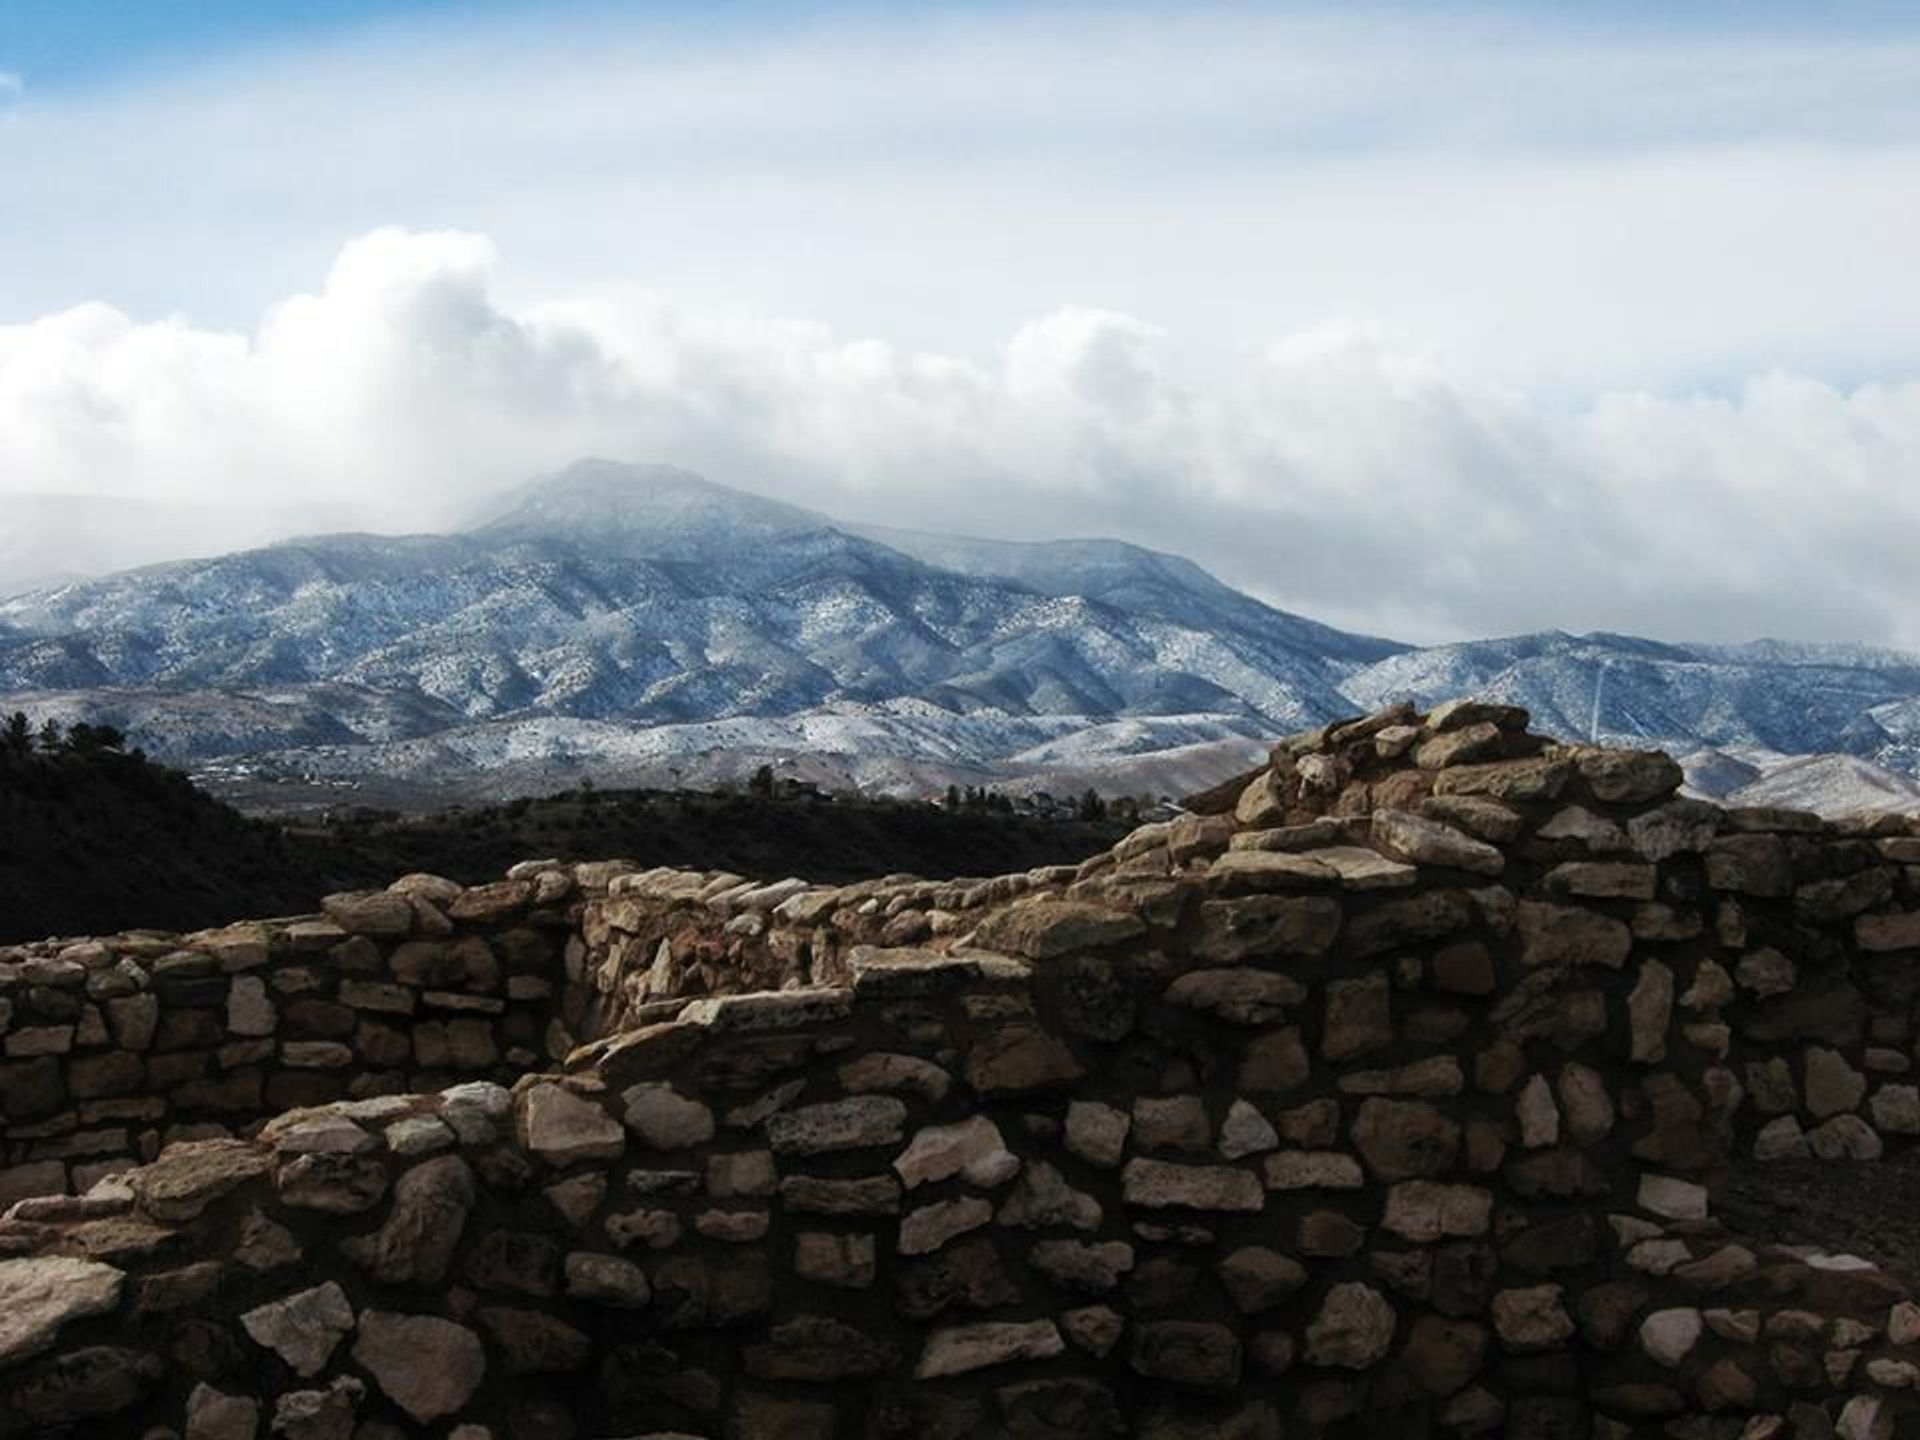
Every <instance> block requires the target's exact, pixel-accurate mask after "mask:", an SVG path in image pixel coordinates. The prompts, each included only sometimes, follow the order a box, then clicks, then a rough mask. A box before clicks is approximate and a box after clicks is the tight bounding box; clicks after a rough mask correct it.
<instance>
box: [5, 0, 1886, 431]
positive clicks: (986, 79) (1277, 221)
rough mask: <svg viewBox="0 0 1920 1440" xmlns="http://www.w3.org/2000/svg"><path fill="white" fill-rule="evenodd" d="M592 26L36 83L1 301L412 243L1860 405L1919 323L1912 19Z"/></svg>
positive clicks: (1417, 16)
mask: <svg viewBox="0 0 1920 1440" xmlns="http://www.w3.org/2000/svg"><path fill="white" fill-rule="evenodd" d="M563 8H564V10H565V14H564V16H562V17H559V18H556V16H555V15H554V14H553V13H552V12H551V11H550V10H548V11H543V12H542V14H541V15H540V16H539V17H538V18H537V19H536V20H533V21H529V22H527V23H525V24H524V25H518V26H516V25H514V24H511V23H506V22H501V21H498V20H486V19H476V18H475V17H473V16H471V15H466V14H462V15H460V16H459V17H457V19H454V20H449V21H448V22H447V23H446V24H445V25H443V26H436V25H433V24H431V23H428V22H422V25H421V28H420V29H418V30H417V31H409V30H408V29H406V28H404V27H400V28H395V27H391V26H389V27H386V28H383V29H381V30H379V31H378V32H376V33H375V34H373V35H372V36H371V37H362V38H354V37H349V38H347V39H343V40H340V41H338V42H337V43H334V44H331V45H321V44H318V43H315V42H313V41H311V40H309V41H308V42H307V43H305V44H303V45H301V46H299V47H289V48H288V49H286V50H284V51H280V52H275V51H272V50H265V51H261V50H257V49H256V50H251V51H249V52H248V53H246V54H245V55H244V56H242V57H239V58H234V59H228V60H224V61H223V60H219V59H217V58H216V59H213V60H209V61H207V62H205V63H202V64H198V65H194V66H190V67H186V68H182V69H179V70H177V71H174V72H170V73H168V74H166V75H163V76H159V77H157V78H148V77H147V76H145V75H141V74H139V73H137V72H136V73H133V74H132V76H131V78H127V79H124V80H121V81H119V82H116V83H114V84H111V85H104V84H103V85H96V86H94V87H92V88H90V89H86V90H73V91H61V90H50V89H49V88H48V87H47V86H46V85H44V84H43V85H37V86H36V87H35V91H34V95H33V97H32V103H30V104H22V105H20V106H17V107H12V108H13V110H14V111H15V113H14V115H13V119H14V121H15V122H16V123H12V124H10V125H9V126H8V127H7V128H6V130H5V131H4V132H0V175H4V176H5V177H6V180H5V186H4V194H0V316H5V317H8V318H21V317H26V316H32V315H41V314H46V313H48V312H50V311H52V310H54V309H57V308H60V307H62V306H65V305H70V304H73V303H77V302H80V301H84V300H89V299H106V300H109V301H111V302H113V303H115V304H117V305H119V306H121V307H122V308H125V309H127V310H129V311H130V312H133V313H139V314H146V315H151V314H156V313H165V312H167V311H170V310H172V309H174V308H176V307H184V308H185V309H187V310H188V311H190V312H191V313H192V314H194V315H195V316H196V317H198V318H199V319H200V320H201V321H202V323H209V324H216V325H228V326H246V327H250V326H251V325H252V323H253V321H254V319H255V317H256V316H257V315H258V313H259V311H260V309H261V308H262V306H263V305H264V304H265V303H266V301H267V300H268V299H270V298H272V297H274V296H278V295H282V294H285V293H287V292H288V291H290V290H292V289H294V288H296V287H298V286H304V285H307V284H310V283H311V280H312V276H313V275H314V274H315V273H316V272H317V270H318V269H319V267H321V266H322V265H324V264H325V263H326V261H327V259H328V258H329V257H330V256H331V254H332V252H333V250H334V249H335V248H336V247H337V246H338V244H339V240H340V237H341V236H342V235H344V234H352V233H358V232H361V231H365V230H370V229H372V228H374V227H375V226H377V225H382V224H391V223H400V224H405V225H408V226H410V227H412V228H415V229H423V230H432V229H440V228H448V227H458V228H462V229H471V230H477V231H480V232H482V233H485V234H487V235H490V236H492V237H493V238H494V239H495V240H496V241H498V243H499V244H500V245H501V247H502V248H503V249H504V250H505V251H506V252H507V253H508V254H510V255H512V256H513V257H514V267H515V268H514V272H513V275H512V276H511V277H510V283H511V284H512V286H513V287H514V288H513V289H512V290H511V291H509V292H508V294H507V297H506V298H507V299H509V300H510V301H511V302H512V303H515V304H525V303H527V302H528V301H529V300H531V299H532V298H535V297H543V298H544V297H550V296H555V295H561V294H567V293H575V292H580V291H585V292H589V293H591V292H596V291H599V292H604V291H605V290H607V289H608V288H610V287H611V286H612V285H614V284H617V283H619V282H622V281H625V280H629V279H631V278H633V277H643V278H644V280H645V282H646V283H647V284H648V285H649V286H652V287H654V288H655V289H656V291H657V292H658V293H660V294H664V295H669V296H672V297H675V298H676V299H677V300H679V301H680V302H682V303H684V304H687V305H691V306H697V307H700V308H701V309H703V310H712V309H714V308H716V307H719V306H722V305H732V304H738V305H742V306H745V307H749V308H751V309H754V310H758V311H760V312H762V313H766V314H802V315H809V316H818V317H822V318H825V319H827V320H829V321H831V322H832V323H833V325H834V326H835V327H836V328H837V329H839V330H840V331H842V332H843V333H854V334H878V335H886V336H889V337H891V338H893V339H894V340H895V341H896V342H898V343H900V344H903V345H910V346H913V347H915V348H918V349H924V350H937V351H940V352H943V353H947V354H956V355H963V356H967V357H969V358H972V359H973V360H975V361H976V362H979V363H986V361H987V359H988V357H989V356H990V354H991V352H992V349H993V347H994V346H995V345H997V344H998V343H999V342H1000V341H1001V340H1003V339H1004V338H1005V337H1006V336H1007V335H1008V334H1010V333H1012V331H1013V330H1014V329H1015V328H1016V327H1018V326H1019V325H1020V324H1022V323H1023V322H1025V321H1027V320H1029V319H1031V318H1032V317H1033V316H1036V315H1041V314H1046V313H1050V312H1051V311H1053V310H1054V309H1057V308H1059V307H1061V306H1063V305H1078V306H1083V307H1088V308H1093V309H1106V310H1111V311H1119V312H1124V313H1127V314H1131V315H1138V316H1144V317H1149V318H1151V319H1152V320H1153V321H1154V322H1156V323H1157V324H1160V325H1162V326H1165V327H1166V328H1167V330H1168V331H1169V333H1170V336H1171V339H1172V343H1173V344H1174V345H1175V346H1176V347H1177V353H1178V354H1179V356H1180V359H1181V361H1182V364H1183V367H1184V368H1185V369H1186V370H1188V371H1189V372H1200V371H1205V372H1208V375H1207V378H1208V380H1209V382H1210V383H1212V382H1213V381H1217V380H1218V379H1220V378H1222V377H1224V376H1225V375H1226V374H1227V373H1229V371H1230V370H1231V369H1232V368H1233V367H1232V358H1231V357H1232V356H1234V355H1235V354H1236V353H1237V352H1240V351H1244V350H1246V349H1249V348H1253V347H1258V346H1260V345H1262V344H1264V343H1265V342H1267V341H1268V340H1270V339H1271V338H1272V337H1273V336H1275V335H1280V334H1287V333H1292V332H1295V331H1298V330H1303V329H1311V328H1314V327H1317V326H1319V325H1321V324H1324V323H1325V322H1326V321H1327V320H1329V319H1330V318H1332V317H1337V316H1351V317H1355V318H1356V319H1358V320H1362V321H1366V322H1371V323H1376V324H1385V325H1390V326H1394V327H1398V328H1400V329H1403V330H1405V331H1407V332H1409V333H1414V334H1418V335H1422V336H1427V337H1432V338H1433V339H1435V340H1436V341H1438V342H1439V343H1441V344H1443V345H1445V346H1446V348H1447V351H1448V353H1449V354H1451V355H1455V356H1458V357H1461V359H1462V360H1463V361H1464V362H1466V363H1470V364H1472V365H1473V366H1474V367H1475V368H1476V369H1480V370H1484V371H1486V372H1487V373H1493V374H1499V375H1502V376H1507V377H1510V378H1514V379H1517V380H1520V381H1523V382H1525V383H1527V384H1529V385H1531V386H1535V387H1537V388H1541V389H1545V390H1552V391H1555V392H1560V393H1566V394H1570V395H1588V394H1591V393H1593V392H1595V391H1597V390H1599V389H1603V388H1607V387H1621V386H1647V387H1651V388H1655V389H1669V388H1674V387H1686V386H1697V385H1701V384H1718V385H1733V384H1737V382H1738V380H1739V378H1740V377H1741V376H1742V375H1744V374H1747V373H1751V372H1754V371H1757V370H1762V369H1766V368H1769V367H1771V366H1773V365H1776V364H1791V365H1794V366H1797V367H1800V368H1802V369H1806V370H1808V371H1810V372H1811V373H1819V374H1826V375H1830V376H1837V377H1840V378H1842V379H1844V380H1846V381H1848V382H1851V381H1853V380H1854V379H1857V378H1859V377H1863V376H1871V375H1875V374H1881V373H1885V372H1886V371H1887V370H1888V369H1889V368H1891V367H1894V366H1898V365H1902V364H1906V363H1908V358H1907V357H1909V356H1910V355H1911V337H1912V336H1913V335H1914V334H1915V333H1920V287H1915V286H1914V285H1912V284H1911V283H1910V270H1911V256H1912V255H1913V254H1915V253H1916V252H1920V206H1915V205H1913V204H1912V203H1911V196H1912V194H1913V189H1914V176H1915V174H1916V171H1917V170H1920V87H1916V86H1914V85H1913V84H1912V83H1911V77H1912V76H1913V74H1914V73H1916V70H1917V69H1920V27H1916V26H1914V25H1913V24H1911V23H1908V24H1906V25H1905V26H1898V25H1894V26H1883V27H1881V29H1880V30H1879V31H1878V32H1868V31H1863V30H1861V29H1859V28H1858V27H1855V28H1853V29H1851V30H1850V29H1849V28H1847V27H1844V26H1842V25H1840V24H1838V23H1837V22H1836V23H1830V24H1828V25H1826V26H1824V28H1823V27H1821V26H1817V25H1813V24H1811V23H1810V24H1808V25H1807V26H1806V27H1805V28H1804V30H1803V31H1801V32H1800V33H1784V32H1782V31H1781V30H1780V29H1779V28H1778V27H1779V24H1780V21H1779V16H1780V14H1781V13H1782V10H1783V7H1768V8H1767V9H1766V11H1765V13H1761V14H1756V13H1754V12H1753V10H1752V7H1737V8H1733V7H1685V8H1686V15H1685V16H1684V17H1681V16H1680V15H1679V12H1678V11H1674V10H1673V9H1672V7H1668V10H1666V11H1663V10H1661V9H1660V8H1659V7H1632V8H1633V11H1634V13H1632V14H1626V13H1622V14H1617V15H1616V14H1614V13H1611V11H1610V12H1609V14H1608V16H1607V19H1606V21H1605V22H1604V23H1600V22H1597V21H1595V20H1593V19H1592V18H1591V17H1590V15H1589V11H1591V10H1592V9H1593V8H1594V7H1567V6H1559V7H1535V8H1533V9H1532V13H1531V15H1528V14H1527V8H1526V7H1513V6H1493V5H1488V6H1480V7H1476V6H1473V5H1447V6H1433V7H1423V6H1392V7H1388V6H1370V5H1341V6H1328V5H1321V6H1318V7H1316V6H1314V5H1311V4H1290V5H1286V6H1249V5H1244V4H1237V3H1225V4H1213V5H1208V4H1198V5H1191V6H1179V7H1168V6H1158V7H1150V9H1151V10H1152V11H1157V12H1158V13H1149V7H1140V6H1131V7H1130V6H1126V5H1102V6H1098V7H1090V8H1086V9H1081V10H1075V9H1073V8H1071V7H1049V8H1038V7H1034V6H1028V5H1022V4H992V5H986V6H980V7H954V8H953V9H951V10H949V9H946V8H944V7H926V6H908V7H875V6H856V7H843V8H842V9H841V10H840V11H839V12H837V13H829V14H826V15H822V14H821V13H819V12H818V9H817V7H766V6H747V7H738V8H729V7H718V9H717V12H715V13H712V14H702V15H700V16H699V18H695V19H683V20H678V21H676V20H673V19H670V18H666V17H669V16H673V15H679V16H689V15H695V14H696V13H697V12H698V11H699V9H700V7H691V8H689V7H657V6H656V7H610V8H608V9H606V10H605V11H602V12H599V13H598V14H597V15H596V14H595V13H594V12H592V11H591V10H589V9H588V8H587V7H563ZM1615 8H1616V9H1617V7H1615ZM1422 12H1425V13H1422ZM1669 12H1671V15H1670V14H1669ZM730 17H731V18H730ZM1769 17H1771V18H1769Z"/></svg>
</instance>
